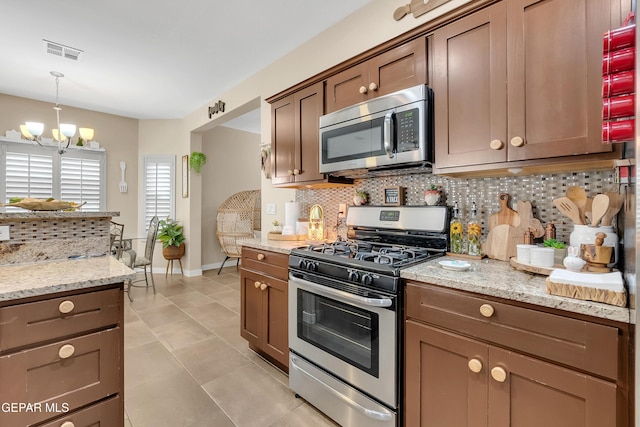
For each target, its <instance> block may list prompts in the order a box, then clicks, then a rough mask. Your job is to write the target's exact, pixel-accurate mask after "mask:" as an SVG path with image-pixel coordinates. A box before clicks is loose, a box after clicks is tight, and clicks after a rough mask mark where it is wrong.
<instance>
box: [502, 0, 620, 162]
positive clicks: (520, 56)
mask: <svg viewBox="0 0 640 427" xmlns="http://www.w3.org/2000/svg"><path fill="white" fill-rule="evenodd" d="M506 3H507V22H508V28H507V40H508V44H507V58H508V63H507V70H508V73H507V86H508V94H509V95H508V97H509V98H508V104H509V130H508V138H509V140H510V141H511V139H512V138H514V137H521V138H523V140H524V145H522V146H520V147H516V146H513V145H511V144H509V148H508V153H509V155H508V157H509V158H508V160H525V159H539V158H549V157H557V156H567V155H574V154H587V153H599V152H610V151H611V150H612V149H613V148H612V146H611V145H604V144H602V143H601V126H602V95H601V93H602V72H601V70H602V35H603V34H604V32H606V31H608V30H609V29H610V26H611V23H610V22H611V16H612V14H611V7H612V6H611V4H612V3H615V2H611V1H610V0H515V1H512V0H509V1H508V2H506Z"/></svg>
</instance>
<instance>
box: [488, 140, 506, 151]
mask: <svg viewBox="0 0 640 427" xmlns="http://www.w3.org/2000/svg"><path fill="white" fill-rule="evenodd" d="M489 147H491V149H492V150H502V147H504V144H503V143H502V141H500V140H499V139H494V140H493V141H491V142H490V143H489Z"/></svg>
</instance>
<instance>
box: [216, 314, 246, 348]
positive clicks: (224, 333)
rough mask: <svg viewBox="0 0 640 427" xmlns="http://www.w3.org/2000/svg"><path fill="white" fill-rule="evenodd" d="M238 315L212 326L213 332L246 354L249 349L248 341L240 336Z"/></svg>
mask: <svg viewBox="0 0 640 427" xmlns="http://www.w3.org/2000/svg"><path fill="white" fill-rule="evenodd" d="M239 320H240V317H238V318H237V319H235V318H234V319H230V320H227V321H224V322H222V323H220V324H219V325H217V326H215V327H213V332H215V333H216V334H217V335H218V336H219V337H220V338H222V339H223V340H225V342H227V343H228V344H229V345H231V346H232V347H233V348H235V349H236V350H238V351H239V352H240V353H242V354H247V353H248V352H249V351H250V350H249V343H248V342H247V340H245V339H244V338H242V337H241V336H240V322H239Z"/></svg>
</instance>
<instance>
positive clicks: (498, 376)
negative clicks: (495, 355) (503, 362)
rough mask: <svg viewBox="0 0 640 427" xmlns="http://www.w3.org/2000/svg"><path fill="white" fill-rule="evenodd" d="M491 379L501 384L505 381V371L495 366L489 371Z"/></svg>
mask: <svg viewBox="0 0 640 427" xmlns="http://www.w3.org/2000/svg"><path fill="white" fill-rule="evenodd" d="M491 377H492V378H493V379H494V380H496V381H498V382H499V383H503V382H505V381H506V380H507V371H505V370H504V369H502V368H501V367H500V366H496V367H495V368H493V369H491Z"/></svg>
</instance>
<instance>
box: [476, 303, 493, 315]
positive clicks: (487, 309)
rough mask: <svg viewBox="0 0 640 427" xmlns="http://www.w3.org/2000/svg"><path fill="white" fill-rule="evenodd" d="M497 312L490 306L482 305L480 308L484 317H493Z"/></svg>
mask: <svg viewBox="0 0 640 427" xmlns="http://www.w3.org/2000/svg"><path fill="white" fill-rule="evenodd" d="M495 311H496V310H495V309H494V308H493V307H492V306H491V305H490V304H482V305H481V306H480V314H482V315H483V316H484V317H491V316H493V313H494V312H495Z"/></svg>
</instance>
